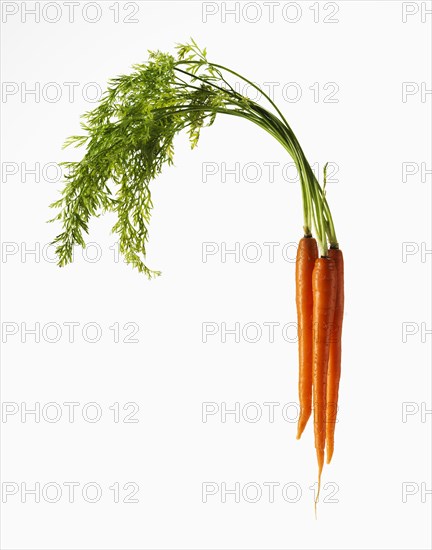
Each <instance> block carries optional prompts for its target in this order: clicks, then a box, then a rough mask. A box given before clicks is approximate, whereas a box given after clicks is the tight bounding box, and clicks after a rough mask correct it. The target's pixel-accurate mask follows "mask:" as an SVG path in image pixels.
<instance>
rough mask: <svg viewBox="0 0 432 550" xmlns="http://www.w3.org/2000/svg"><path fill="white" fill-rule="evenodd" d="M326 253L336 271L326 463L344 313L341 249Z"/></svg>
mask: <svg viewBox="0 0 432 550" xmlns="http://www.w3.org/2000/svg"><path fill="white" fill-rule="evenodd" d="M328 255H329V257H330V258H332V259H333V261H334V262H335V265H336V272H337V290H336V306H335V313H334V319H333V329H332V338H331V340H330V353H329V362H328V373H327V411H326V417H327V418H326V422H327V423H326V449H327V464H330V461H331V459H332V456H333V450H334V433H335V428H336V416H337V409H338V394H339V380H340V374H341V353H342V346H341V341H342V321H343V313H344V262H343V254H342V251H341V250H339V249H335V248H330V250H329V251H328Z"/></svg>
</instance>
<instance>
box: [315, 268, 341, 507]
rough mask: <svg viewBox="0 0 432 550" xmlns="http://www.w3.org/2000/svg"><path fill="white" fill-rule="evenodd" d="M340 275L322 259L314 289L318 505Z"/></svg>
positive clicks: (316, 274)
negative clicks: (337, 286) (330, 352)
mask: <svg viewBox="0 0 432 550" xmlns="http://www.w3.org/2000/svg"><path fill="white" fill-rule="evenodd" d="M336 285H337V272H336V264H335V261H334V260H333V259H331V258H328V257H321V258H318V259H317V260H316V262H315V267H314V270H313V274H312V289H313V367H312V368H313V372H312V382H313V406H314V435H315V449H316V455H317V460H318V491H317V494H316V499H315V505H316V503H317V502H318V498H319V492H320V487H321V473H322V469H323V465H324V451H325V440H326V397H327V370H328V360H329V351H330V338H331V328H332V324H333V320H334V312H335V305H336Z"/></svg>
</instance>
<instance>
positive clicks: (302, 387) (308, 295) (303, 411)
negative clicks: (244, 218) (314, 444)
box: [296, 236, 318, 439]
mask: <svg viewBox="0 0 432 550" xmlns="http://www.w3.org/2000/svg"><path fill="white" fill-rule="evenodd" d="M317 258H318V247H317V242H316V240H315V239H313V238H312V237H306V236H305V237H303V238H302V239H300V242H299V246H298V249H297V258H296V305H297V321H298V350H299V384H298V391H299V402H300V416H299V421H298V426H297V439H300V437H301V434H302V433H303V430H304V429H305V427H306V424H307V422H308V420H309V417H310V415H311V412H312V313H313V298H312V272H313V269H314V266H315V260H316V259H317Z"/></svg>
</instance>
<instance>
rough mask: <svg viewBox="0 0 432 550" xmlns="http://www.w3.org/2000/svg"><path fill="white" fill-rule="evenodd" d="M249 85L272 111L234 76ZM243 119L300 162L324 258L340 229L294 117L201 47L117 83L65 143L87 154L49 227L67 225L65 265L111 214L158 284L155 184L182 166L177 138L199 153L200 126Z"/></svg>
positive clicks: (308, 212)
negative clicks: (183, 136) (92, 226)
mask: <svg viewBox="0 0 432 550" xmlns="http://www.w3.org/2000/svg"><path fill="white" fill-rule="evenodd" d="M232 76H235V77H236V78H240V79H242V80H243V81H245V82H246V83H248V84H249V85H251V86H252V87H254V88H255V89H256V90H258V91H259V92H260V93H261V95H262V97H263V99H264V100H265V102H266V103H267V105H263V104H261V103H258V102H256V101H253V100H251V99H250V98H248V97H246V96H244V95H242V94H240V93H239V92H237V91H236V90H235V89H234V86H233V85H232V84H230V82H229V78H230V77H232ZM219 114H224V115H229V116H235V117H240V118H244V119H246V120H249V121H250V122H253V123H254V124H256V125H258V126H259V127H261V128H262V129H263V130H265V131H266V132H267V133H269V134H270V135H271V136H273V137H274V138H275V139H276V140H277V141H278V142H279V143H280V144H281V145H282V146H283V147H284V148H285V150H286V151H287V152H288V153H289V154H290V155H291V157H292V158H293V160H294V162H295V164H296V166H297V169H298V172H299V174H300V183H301V189H302V199H303V218H304V222H303V225H304V233H305V235H310V234H311V230H312V220H314V221H315V227H316V233H317V239H318V243H319V247H320V250H321V253H322V254H324V253H325V251H326V250H327V236H326V232H328V233H329V234H330V235H332V233H331V229H332V227H333V223H332V220H331V216H330V212H329V210H328V207H327V205H326V201H325V197H324V193H323V191H322V189H321V188H320V186H319V184H318V181H317V180H316V178H315V175H314V174H313V172H312V169H311V167H310V165H309V163H308V161H307V159H306V157H305V155H304V153H303V151H302V149H301V147H300V145H299V143H298V141H297V139H296V137H295V135H294V133H293V131H292V129H291V128H290V126H289V125H288V122H287V121H286V119H285V117H284V116H283V114H282V112H281V111H280V109H279V108H278V107H277V106H276V104H275V103H274V101H273V100H272V99H271V98H270V97H269V96H268V95H267V94H266V93H265V92H264V91H263V90H261V88H260V87H259V86H257V85H256V84H254V83H253V82H251V81H250V80H248V79H246V78H245V77H243V76H242V75H240V74H239V73H237V72H236V71H233V70H231V69H228V68H227V67H224V66H223V65H219V64H216V63H212V62H210V61H208V59H207V53H206V50H205V48H204V49H202V50H201V49H200V48H199V47H198V45H197V44H196V43H195V41H194V40H191V42H190V43H187V44H181V45H179V46H177V57H174V56H172V55H170V54H166V53H161V52H159V51H155V52H149V59H148V62H147V63H144V64H139V65H135V66H134V67H133V72H132V73H131V74H128V75H122V76H119V77H117V78H113V79H112V80H110V81H109V83H108V87H107V90H106V91H105V93H104V95H103V98H102V100H101V102H100V104H99V105H98V106H97V107H96V108H95V109H94V110H92V111H90V112H88V113H85V114H84V115H83V117H82V118H83V120H82V123H81V128H82V130H83V131H84V133H83V135H77V136H72V137H70V138H69V139H67V140H66V142H65V147H66V146H71V145H72V146H75V147H81V146H84V147H85V154H84V156H83V158H82V160H80V161H79V162H64V163H62V164H63V166H64V167H65V168H66V170H67V174H66V176H65V186H64V189H63V191H62V196H61V198H60V199H59V200H57V201H56V202H54V203H53V204H52V205H51V206H52V207H54V208H57V209H59V211H58V213H57V215H56V216H55V217H54V218H53V220H50V221H55V220H57V221H60V222H61V225H62V232H61V233H60V234H59V235H58V236H57V237H56V238H55V240H54V241H53V243H54V244H55V245H56V253H57V256H58V263H59V265H60V266H64V265H66V264H68V263H69V262H71V261H72V255H73V248H74V246H75V245H81V246H85V240H84V236H85V234H87V233H88V231H89V221H90V219H91V218H92V217H93V216H98V215H99V214H100V213H103V212H106V211H110V212H115V213H116V216H117V219H116V222H115V224H114V226H113V228H112V231H113V233H115V234H117V236H118V240H119V249H120V252H121V253H122V254H123V255H124V257H125V259H126V261H127V262H128V263H129V264H131V265H132V266H133V267H135V268H137V269H138V270H139V271H140V272H143V273H145V274H146V275H147V276H148V277H149V278H151V277H153V276H155V275H159V272H158V271H154V270H152V269H150V268H149V267H147V265H146V263H145V258H146V245H147V242H148V237H149V231H148V226H149V222H150V216H151V211H152V208H153V202H152V197H151V190H150V183H151V181H152V180H153V179H155V178H156V177H157V176H158V175H159V174H160V173H161V171H162V168H163V166H164V165H165V164H167V165H170V164H172V163H173V156H174V138H175V136H176V135H177V134H178V133H179V132H181V131H183V130H184V131H186V132H187V135H188V137H189V140H190V144H191V148H194V147H196V145H197V144H198V141H199V137H200V132H201V129H202V128H204V127H207V126H211V125H212V124H213V122H214V120H215V118H216V116H217V115H219Z"/></svg>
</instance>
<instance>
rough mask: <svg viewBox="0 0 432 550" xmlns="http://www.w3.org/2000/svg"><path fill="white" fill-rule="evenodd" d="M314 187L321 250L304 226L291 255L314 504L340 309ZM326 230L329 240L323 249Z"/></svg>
mask: <svg viewBox="0 0 432 550" xmlns="http://www.w3.org/2000/svg"><path fill="white" fill-rule="evenodd" d="M315 183H316V182H315ZM315 188H316V187H315ZM318 189H319V190H320V191H321V193H316V194H315V195H314V196H315V200H317V201H318V202H317V204H315V205H314V206H318V207H317V218H318V222H317V224H316V229H317V233H318V235H319V237H320V239H319V244H320V254H319V252H318V245H317V241H316V240H315V239H314V238H313V237H312V234H311V233H310V231H309V230H308V232H307V233H306V232H305V236H304V237H303V238H302V239H301V240H300V242H299V246H298V251H297V258H296V306H297V316H298V335H299V340H298V342H299V402H300V416H299V421H298V429H297V439H300V437H301V435H302V433H303V430H304V429H305V427H306V424H307V422H308V420H309V417H310V416H311V413H312V409H313V412H314V437H315V449H316V455H317V460H318V491H317V495H316V500H315V502H317V501H318V498H319V491H320V485H321V474H322V469H323V466H324V454H325V451H327V464H329V463H330V461H331V459H332V456H333V451H334V434H335V427H336V416H337V409H338V394H339V380H340V375H341V350H342V346H341V339H342V321H343V312H344V263H343V254H342V251H341V250H340V249H339V244H338V242H337V240H336V235H335V233H334V227H333V223H332V221H331V216H330V213H329V210H328V207H327V204H326V201H325V188H324V191H322V190H321V189H320V188H319V186H318ZM326 214H327V216H328V218H327V219H326ZM320 218H321V221H320ZM327 234H328V235H329V240H330V246H329V247H328V248H327Z"/></svg>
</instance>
